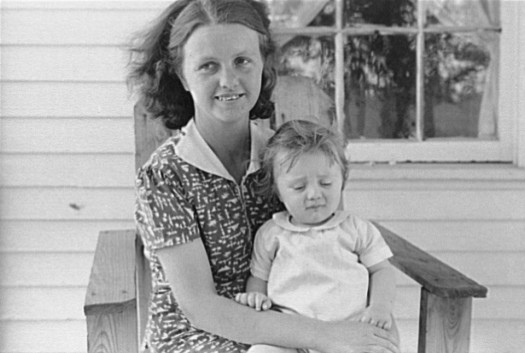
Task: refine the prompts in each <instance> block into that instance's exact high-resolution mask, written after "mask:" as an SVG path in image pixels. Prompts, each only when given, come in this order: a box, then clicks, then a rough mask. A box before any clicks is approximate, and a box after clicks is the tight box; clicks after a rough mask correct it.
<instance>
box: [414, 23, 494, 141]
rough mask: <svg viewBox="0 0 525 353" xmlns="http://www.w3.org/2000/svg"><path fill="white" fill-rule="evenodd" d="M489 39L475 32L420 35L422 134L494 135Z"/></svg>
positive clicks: (492, 83) (448, 135)
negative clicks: (422, 56) (422, 55)
mask: <svg viewBox="0 0 525 353" xmlns="http://www.w3.org/2000/svg"><path fill="white" fill-rule="evenodd" d="M481 37H483V38H481ZM489 38H490V37H489V34H488V33H487V35H483V33H478V32H476V33H462V34H459V33H456V34H451V33H442V34H433V35H427V36H426V37H425V95H424V101H425V106H424V108H425V109H424V111H425V112H424V126H425V128H424V133H425V136H426V137H478V136H479V137H481V135H483V137H491V136H494V135H495V117H496V115H495V114H496V113H495V107H496V104H495V103H496V102H495V101H494V97H495V96H494V95H492V94H490V92H492V89H495V86H494V87H491V85H495V82H490V80H489V76H490V72H491V71H490V70H491V65H490V64H491V54H490V52H491V50H490V49H489V48H490V46H491V45H490V41H489ZM492 66H494V65H492ZM482 106H483V109H482Z"/></svg>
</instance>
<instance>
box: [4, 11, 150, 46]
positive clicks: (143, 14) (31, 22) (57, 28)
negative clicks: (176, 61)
mask: <svg viewBox="0 0 525 353" xmlns="http://www.w3.org/2000/svg"><path fill="white" fill-rule="evenodd" d="M95 6H96V5H95ZM159 12H160V11H159V10H158V9H157V10H146V9H130V10H128V9H126V8H120V9H116V10H111V9H110V10H106V9H97V8H94V9H91V8H89V7H87V8H80V9H75V8H68V7H65V8H62V9H61V8H54V9H46V8H38V9H32V8H27V9H15V8H9V7H8V8H7V9H5V10H3V14H2V15H3V17H2V22H3V23H2V25H3V26H2V30H3V31H2V32H3V33H2V42H3V44H4V45H15V44H16V45H50V46H53V45H59V46H70V45H74V46H92V45H106V46H120V45H122V44H123V43H125V42H127V41H128V39H129V37H130V34H131V33H133V32H135V31H137V30H138V29H141V28H144V26H145V25H147V23H148V21H149V20H150V19H152V18H154V17H155V15H156V14H157V13H159Z"/></svg>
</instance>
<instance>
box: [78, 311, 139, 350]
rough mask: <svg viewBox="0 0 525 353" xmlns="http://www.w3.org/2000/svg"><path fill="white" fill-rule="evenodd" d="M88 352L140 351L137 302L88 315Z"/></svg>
mask: <svg viewBox="0 0 525 353" xmlns="http://www.w3.org/2000/svg"><path fill="white" fill-rule="evenodd" d="M86 321H87V330H88V353H138V346H137V340H136V338H137V336H138V335H137V309H136V305H135V302H133V303H130V304H129V305H128V306H122V307H120V308H119V309H118V310H115V309H111V310H109V311H107V312H104V311H99V312H97V313H94V314H91V315H87V316H86Z"/></svg>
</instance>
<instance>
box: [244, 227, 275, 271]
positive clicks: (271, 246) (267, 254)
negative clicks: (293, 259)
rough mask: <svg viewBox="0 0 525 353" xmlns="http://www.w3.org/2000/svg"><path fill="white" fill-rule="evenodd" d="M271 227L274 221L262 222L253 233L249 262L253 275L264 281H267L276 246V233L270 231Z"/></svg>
mask: <svg viewBox="0 0 525 353" xmlns="http://www.w3.org/2000/svg"><path fill="white" fill-rule="evenodd" d="M273 228H274V222H273V221H272V220H269V221H267V222H266V223H265V224H263V225H262V227H261V228H259V230H258V231H257V233H256V234H255V241H254V244H253V252H252V260H251V264H250V268H251V273H252V275H253V276H254V277H257V278H260V279H262V280H264V281H268V277H269V276H270V269H271V267H272V262H273V259H274V258H275V252H276V251H277V246H278V240H277V238H276V237H275V234H276V233H275V232H272V231H271V230H272V229H273Z"/></svg>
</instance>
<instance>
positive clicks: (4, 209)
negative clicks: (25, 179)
mask: <svg viewBox="0 0 525 353" xmlns="http://www.w3.org/2000/svg"><path fill="white" fill-rule="evenodd" d="M134 205H135V193H134V190H133V188H122V189H66V188H64V189H62V188H8V189H5V190H3V191H2V198H1V199H0V219H6V220H79V221H80V220H125V221H129V220H132V219H133V211H134Z"/></svg>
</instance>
